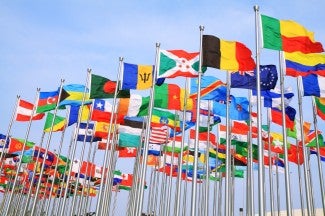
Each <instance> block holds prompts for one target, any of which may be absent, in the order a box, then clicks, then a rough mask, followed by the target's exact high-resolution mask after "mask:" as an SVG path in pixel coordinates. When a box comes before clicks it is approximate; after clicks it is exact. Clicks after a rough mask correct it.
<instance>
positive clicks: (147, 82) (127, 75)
mask: <svg viewBox="0 0 325 216" xmlns="http://www.w3.org/2000/svg"><path fill="white" fill-rule="evenodd" d="M153 70H154V66H153V65H136V64H129V63H124V64H123V81H122V89H123V90H127V89H138V90H143V89H148V88H150V87H151V86H152V76H153Z"/></svg>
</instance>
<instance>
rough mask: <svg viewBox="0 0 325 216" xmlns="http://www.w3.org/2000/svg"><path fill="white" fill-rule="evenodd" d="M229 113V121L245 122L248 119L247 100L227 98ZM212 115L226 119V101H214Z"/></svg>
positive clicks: (233, 97)
mask: <svg viewBox="0 0 325 216" xmlns="http://www.w3.org/2000/svg"><path fill="white" fill-rule="evenodd" d="M228 101H229V103H230V105H229V112H230V119H233V120H247V119H248V118H249V112H248V104H249V102H248V100H247V98H246V97H235V96H233V95H231V96H230V98H229V100H228ZM213 113H214V114H216V115H220V116H223V117H226V101H222V100H220V101H214V102H213Z"/></svg>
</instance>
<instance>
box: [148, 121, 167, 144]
mask: <svg viewBox="0 0 325 216" xmlns="http://www.w3.org/2000/svg"><path fill="white" fill-rule="evenodd" d="M167 138H168V126H167V125H165V124H161V123H158V124H154V123H153V124H151V130H150V136H149V142H150V143H156V144H157V143H159V144H162V143H166V142H167Z"/></svg>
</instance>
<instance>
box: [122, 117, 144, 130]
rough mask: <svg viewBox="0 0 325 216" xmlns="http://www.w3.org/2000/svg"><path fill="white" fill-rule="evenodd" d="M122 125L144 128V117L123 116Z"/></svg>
mask: <svg viewBox="0 0 325 216" xmlns="http://www.w3.org/2000/svg"><path fill="white" fill-rule="evenodd" d="M123 125H125V126H130V127H134V128H145V126H146V123H145V121H144V117H128V116H124V120H123Z"/></svg>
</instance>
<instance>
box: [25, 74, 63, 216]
mask: <svg viewBox="0 0 325 216" xmlns="http://www.w3.org/2000/svg"><path fill="white" fill-rule="evenodd" d="M63 83H64V80H63V79H61V83H60V91H59V97H60V96H61V94H62V86H63ZM58 107H59V103H57V105H56V107H55V109H54V113H53V114H54V115H53V119H52V122H51V130H50V132H49V135H48V139H47V143H46V147H45V152H44V155H43V158H44V160H43V161H42V166H41V171H40V177H39V180H38V182H37V186H36V191H35V196H34V200H33V204H32V209H31V215H34V212H35V207H36V203H37V198H38V193H39V191H40V187H41V183H42V181H41V179H42V176H43V173H44V169H45V160H46V158H47V154H48V150H49V147H50V143H51V138H52V133H53V125H54V120H55V116H56V114H57V110H58Z"/></svg>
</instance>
